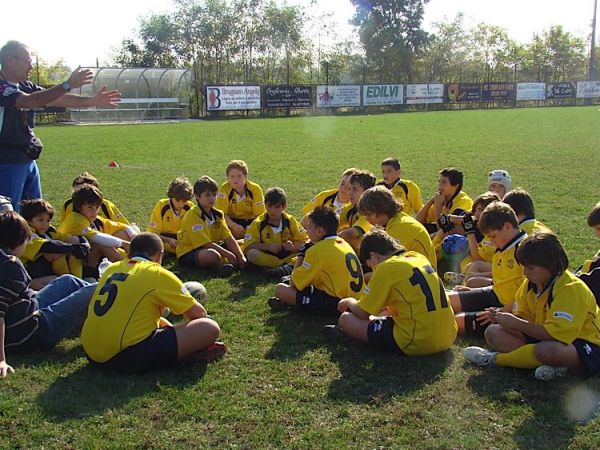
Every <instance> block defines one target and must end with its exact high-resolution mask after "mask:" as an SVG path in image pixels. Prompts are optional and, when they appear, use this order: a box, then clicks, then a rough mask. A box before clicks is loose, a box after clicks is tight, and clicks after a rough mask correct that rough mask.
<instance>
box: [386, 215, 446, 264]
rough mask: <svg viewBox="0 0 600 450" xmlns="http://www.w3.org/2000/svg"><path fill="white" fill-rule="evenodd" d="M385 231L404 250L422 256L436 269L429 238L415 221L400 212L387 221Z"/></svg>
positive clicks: (433, 251) (434, 254)
mask: <svg viewBox="0 0 600 450" xmlns="http://www.w3.org/2000/svg"><path fill="white" fill-rule="evenodd" d="M385 231H386V232H387V234H389V235H390V236H391V237H393V238H394V239H395V240H396V242H398V243H399V244H401V245H402V246H403V247H404V248H406V250H408V251H411V250H412V251H415V252H417V253H420V254H421V255H424V256H425V257H426V258H427V259H428V260H429V263H430V264H431V265H432V266H433V268H434V269H436V268H437V255H436V253H435V247H434V246H433V242H432V241H431V237H430V236H429V233H427V230H426V229H425V227H424V226H423V224H422V223H421V222H419V221H418V220H417V219H414V218H413V217H411V216H409V215H408V214H405V213H404V212H402V211H401V212H399V213H398V214H396V215H395V216H394V217H392V218H390V220H388V223H386V224H385Z"/></svg>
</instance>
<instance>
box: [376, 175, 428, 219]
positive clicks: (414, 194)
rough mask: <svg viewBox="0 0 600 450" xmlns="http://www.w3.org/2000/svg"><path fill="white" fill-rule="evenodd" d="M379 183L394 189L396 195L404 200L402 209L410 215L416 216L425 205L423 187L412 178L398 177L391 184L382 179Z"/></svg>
mask: <svg viewBox="0 0 600 450" xmlns="http://www.w3.org/2000/svg"><path fill="white" fill-rule="evenodd" d="M377 184H378V185H380V186H385V187H386V188H388V189H389V190H390V191H392V194H394V197H396V198H397V199H398V200H400V201H402V204H403V205H404V208H403V209H402V211H403V212H404V213H406V214H408V215H409V216H414V215H415V214H417V213H418V212H419V210H420V209H421V208H422V207H423V199H422V198H421V189H420V188H419V186H417V184H416V183H414V182H412V181H410V180H406V179H402V178H398V179H397V180H396V181H394V182H393V183H392V184H391V185H388V184H386V182H385V181H380V182H379V183H377Z"/></svg>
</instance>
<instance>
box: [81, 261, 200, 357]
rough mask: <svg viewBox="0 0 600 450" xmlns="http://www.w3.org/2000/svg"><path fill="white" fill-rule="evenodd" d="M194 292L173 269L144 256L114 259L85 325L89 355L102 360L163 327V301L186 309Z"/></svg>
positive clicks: (192, 302)
mask: <svg viewBox="0 0 600 450" xmlns="http://www.w3.org/2000/svg"><path fill="white" fill-rule="evenodd" d="M195 304H196V303H195V300H194V298H193V297H192V296H191V295H190V294H189V292H188V291H187V289H186V288H185V287H184V286H183V284H182V282H181V280H180V279H179V278H177V277H176V276H175V275H174V274H173V273H171V272H169V271H168V270H167V269H165V268H163V267H161V266H160V264H157V263H155V262H152V261H148V260H146V259H144V258H132V259H125V260H123V261H119V262H117V263H114V264H111V265H110V266H109V267H108V268H107V269H106V271H105V272H104V273H103V274H102V277H101V278H100V281H99V282H98V286H97V287H96V290H95V291H94V294H93V295H92V298H91V299H90V304H89V307H88V314H87V318H86V319H85V322H84V324H83V329H82V331H81V343H82V345H83V349H84V350H85V352H86V353H87V355H88V356H89V357H90V358H91V359H92V360H94V361H96V362H99V363H102V362H106V361H108V360H109V359H110V358H112V357H113V356H115V355H116V354H118V353H119V352H121V351H123V350H125V349H126V348H128V347H131V346H132V345H135V344H137V343H139V342H141V341H143V340H144V339H146V338H147V337H148V336H150V334H151V333H152V332H153V331H154V330H155V329H156V328H158V327H159V320H160V315H161V312H162V310H163V309H164V307H168V308H170V309H171V311H172V312H173V313H174V314H183V313H184V312H186V311H187V310H189V309H190V308H191V307H193V306H194V305H195Z"/></svg>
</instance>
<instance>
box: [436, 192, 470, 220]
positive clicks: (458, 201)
mask: <svg viewBox="0 0 600 450" xmlns="http://www.w3.org/2000/svg"><path fill="white" fill-rule="evenodd" d="M472 207H473V199H471V197H469V196H468V195H467V193H466V192H463V191H459V192H457V193H456V194H455V195H454V196H453V197H452V198H451V199H450V200H448V201H447V202H446V203H444V205H443V206H442V214H462V213H464V212H465V211H466V212H468V211H471V208H472ZM437 219H438V218H437V217H436V216H435V205H431V208H429V211H428V212H427V223H435V222H437Z"/></svg>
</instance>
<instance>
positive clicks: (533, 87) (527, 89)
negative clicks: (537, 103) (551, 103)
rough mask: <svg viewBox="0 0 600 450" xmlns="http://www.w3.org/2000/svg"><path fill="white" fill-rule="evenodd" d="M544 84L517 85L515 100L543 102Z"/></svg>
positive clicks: (544, 97)
mask: <svg viewBox="0 0 600 450" xmlns="http://www.w3.org/2000/svg"><path fill="white" fill-rule="evenodd" d="M545 99H546V83H517V100H545Z"/></svg>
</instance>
